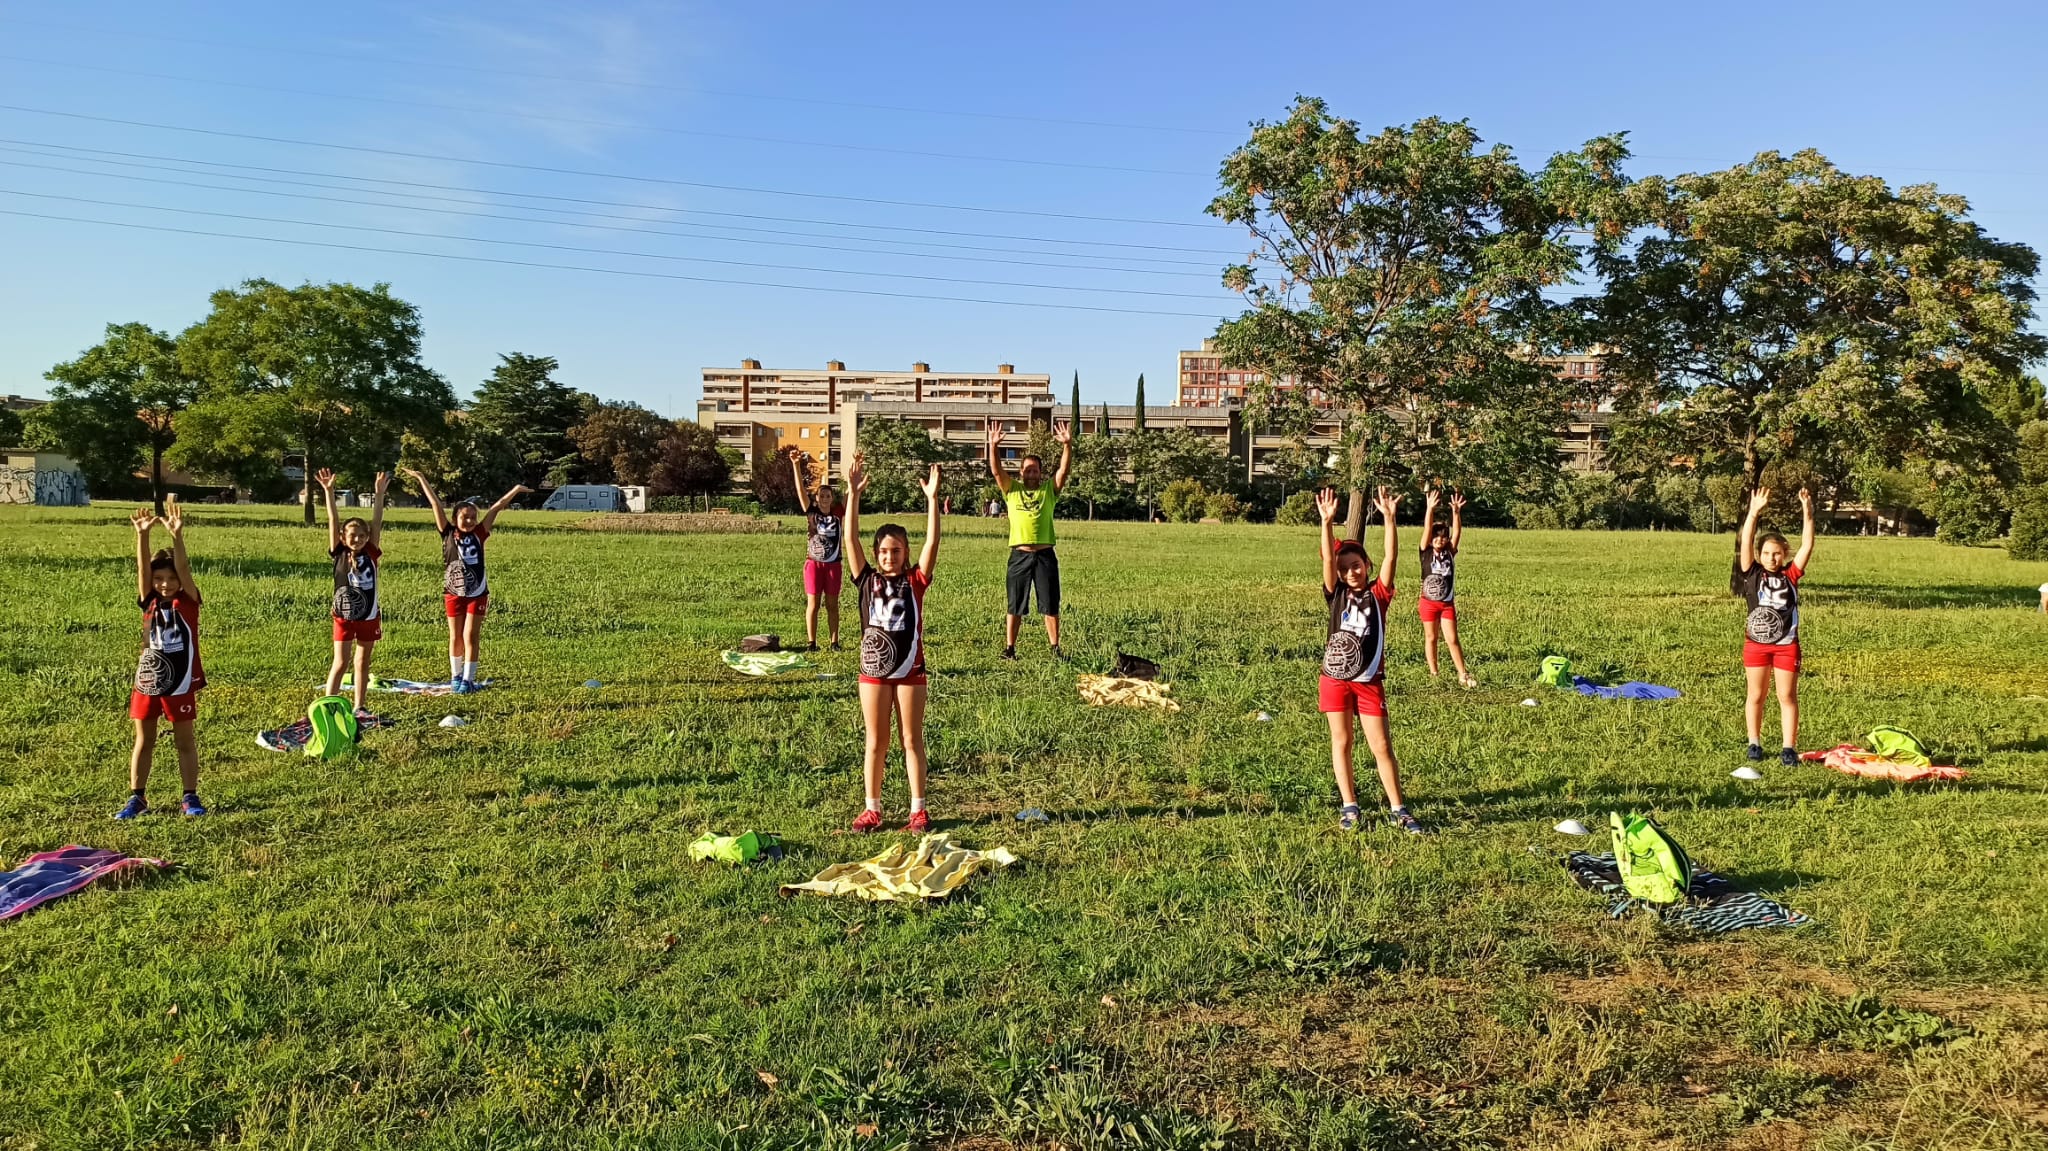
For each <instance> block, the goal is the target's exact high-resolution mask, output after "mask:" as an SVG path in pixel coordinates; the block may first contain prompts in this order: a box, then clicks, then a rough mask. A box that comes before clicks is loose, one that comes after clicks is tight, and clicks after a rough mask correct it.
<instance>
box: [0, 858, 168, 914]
mask: <svg viewBox="0 0 2048 1151" xmlns="http://www.w3.org/2000/svg"><path fill="white" fill-rule="evenodd" d="M169 866H170V864H168V863H166V862H164V861H163V860H161V859H140V858H137V857H135V856H132V855H123V854H121V853H120V852H118V851H109V850H107V849H106V848H103V847H79V846H77V845H75V844H74V845H72V846H70V847H66V848H62V849H60V850H57V851H45V852H42V853H41V854H39V855H31V856H29V857H28V858H27V859H24V860H22V861H21V866H20V867H17V868H15V869H14V870H13V871H6V872H0V919H11V918H13V917H14V916H17V915H20V914H21V913H22V912H24V911H27V910H29V909H30V908H32V907H40V906H41V905H43V904H45V903H48V902H49V901H51V900H52V899H55V898H57V897H58V896H60V895H69V894H71V893H72V892H74V891H77V890H78V889H79V888H81V887H85V886H87V885H88V884H91V883H93V882H95V881H97V880H101V879H105V878H106V877H107V876H109V875H116V874H119V873H121V872H123V871H127V870H128V869H130V868H135V867H142V868H149V869H157V868H164V867H169Z"/></svg>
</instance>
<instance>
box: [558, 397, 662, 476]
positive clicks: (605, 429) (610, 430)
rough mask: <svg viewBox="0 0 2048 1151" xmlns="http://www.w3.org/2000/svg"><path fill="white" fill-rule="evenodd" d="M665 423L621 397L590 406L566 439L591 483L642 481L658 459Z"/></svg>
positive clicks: (651, 473)
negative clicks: (573, 448)
mask: <svg viewBox="0 0 2048 1151" xmlns="http://www.w3.org/2000/svg"><path fill="white" fill-rule="evenodd" d="M669 432H670V425H669V422H668V421H667V420H665V419H662V418H661V417H660V416H658V415H655V414H654V413H653V412H650V411H648V410H647V409H646V408H643V407H641V406H640V405H639V404H635V403H631V402H628V401H624V400H601V401H599V402H597V403H596V404H593V405H591V406H590V407H589V408H588V410H587V411H586V413H585V415H584V417H583V420H582V422H581V423H579V424H577V425H576V426H575V427H574V428H572V429H570V431H569V438H570V440H571V441H573V442H574V443H575V445H576V450H577V451H578V452H579V453H581V454H582V456H583V468H582V471H583V478H584V480H585V482H588V483H593V484H644V483H646V482H647V481H648V480H649V479H651V478H653V476H654V466H655V464H657V463H659V462H660V460H661V444H662V441H663V440H665V439H667V438H668V435H669Z"/></svg>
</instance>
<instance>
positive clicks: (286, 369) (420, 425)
mask: <svg viewBox="0 0 2048 1151" xmlns="http://www.w3.org/2000/svg"><path fill="white" fill-rule="evenodd" d="M212 303H213V310H212V312H211V313H209V314H208V315H207V317H206V318H205V319H203V320H201V321H199V322H198V323H196V324H194V325H192V326H191V327H190V328H187V329H186V330H185V332H184V334H183V335H181V336H179V337H178V358H179V362H180V363H181V364H182V366H183V368H184V370H185V372H186V373H187V374H188V375H191V376H194V377H197V378H199V379H200V380H202V381H203V382H204V390H203V391H202V393H201V395H200V397H199V400H198V401H197V402H196V403H194V404H193V407H192V412H191V413H190V414H192V415H194V416H197V417H198V418H197V419H196V420H194V421H193V423H194V425H195V426H196V427H201V428H204V429H205V431H206V433H207V436H208V437H209V438H208V439H206V440H204V441H201V440H198V439H196V438H195V437H193V436H190V435H187V436H186V437H185V438H184V440H183V441H182V442H181V443H180V444H179V445H178V446H179V449H180V451H181V453H182V456H183V458H184V459H185V461H186V462H187V463H189V464H190V465H191V466H194V467H196V468H198V469H199V470H203V471H212V472H217V473H225V474H229V475H240V474H246V472H247V471H248V470H250V469H253V468H257V467H263V468H270V469H273V470H274V469H275V467H276V466H277V465H279V464H281V462H282V457H283V455H284V454H285V453H287V452H293V453H297V454H299V455H300V456H301V457H302V461H303V466H304V467H305V471H306V476H307V478H308V482H307V483H306V484H305V487H304V490H303V493H302V503H303V507H304V509H305V517H306V522H307V523H312V522H313V486H314V485H313V484H312V482H311V477H312V475H313V474H314V472H316V471H318V470H319V469H320V468H323V467H331V468H333V469H334V470H335V471H336V472H338V473H341V474H342V475H343V476H344V477H346V478H348V479H351V480H352V481H353V482H354V483H355V484H356V485H357V486H359V487H366V486H367V485H368V482H369V479H370V476H371V474H372V473H374V472H377V471H380V470H384V469H388V468H390V467H391V465H392V464H393V463H394V462H395V461H396V460H397V458H398V452H399V442H400V440H401V439H402V438H403V436H404V435H405V433H406V432H408V431H425V432H428V433H429V434H431V433H434V432H436V431H438V430H439V429H440V428H441V426H442V422H443V419H444V416H443V413H445V412H446V411H448V409H450V408H452V407H454V406H455V397H454V394H453V393H452V392H451V391H450V390H449V387H448V384H447V381H445V380H443V379H442V378H441V377H440V376H438V375H436V374H435V373H434V372H433V371H432V370H430V369H428V368H427V366H426V365H425V364H423V363H421V362H420V315H419V309H418V308H415V307H414V306H413V305H411V304H409V303H407V302H406V301H404V300H401V299H399V298H398V297H396V296H394V295H392V294H391V288H390V285H388V284H377V285H374V286H372V287H368V288H364V287H359V286H357V285H355V284H311V283H308V284H301V285H299V286H298V287H295V288H287V287H284V286H283V285H280V284H274V283H271V282H270V281H269V280H249V281H246V282H244V283H243V284H241V285H240V286H239V287H234V288H223V289H221V290H220V291H217V292H215V293H214V294H213V297H212Z"/></svg>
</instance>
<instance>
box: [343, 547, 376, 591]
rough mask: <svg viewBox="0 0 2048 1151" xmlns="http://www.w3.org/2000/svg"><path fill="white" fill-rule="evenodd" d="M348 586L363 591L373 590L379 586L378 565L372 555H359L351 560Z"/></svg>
mask: <svg viewBox="0 0 2048 1151" xmlns="http://www.w3.org/2000/svg"><path fill="white" fill-rule="evenodd" d="M348 586H350V587H352V588H357V589H359V590H362V591H372V590H374V589H375V588H376V586H377V566H376V565H375V564H373V563H371V562H370V557H369V556H366V555H358V556H356V557H355V558H354V559H352V560H350V561H349V565H348Z"/></svg>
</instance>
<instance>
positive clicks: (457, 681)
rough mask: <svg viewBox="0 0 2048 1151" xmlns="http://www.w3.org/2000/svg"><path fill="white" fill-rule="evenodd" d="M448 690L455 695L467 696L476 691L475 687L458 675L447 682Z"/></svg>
mask: <svg viewBox="0 0 2048 1151" xmlns="http://www.w3.org/2000/svg"><path fill="white" fill-rule="evenodd" d="M448 690H449V691H452V692H454V693H455V694H456V695H468V694H469V693H470V692H473V691H475V690H476V685H475V684H473V683H471V682H469V681H468V680H466V679H464V678H462V677H461V676H459V675H458V676H456V677H455V678H454V679H451V680H449V681H448Z"/></svg>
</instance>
